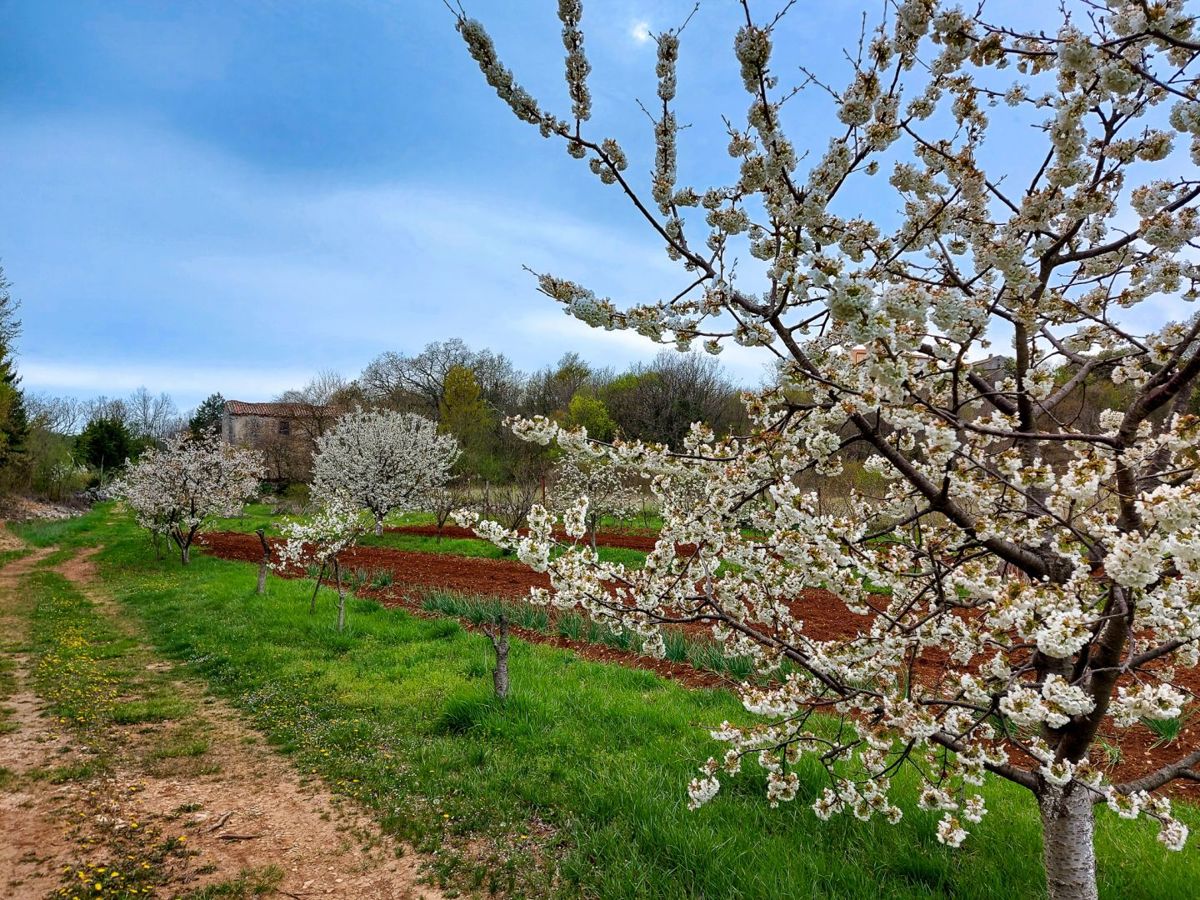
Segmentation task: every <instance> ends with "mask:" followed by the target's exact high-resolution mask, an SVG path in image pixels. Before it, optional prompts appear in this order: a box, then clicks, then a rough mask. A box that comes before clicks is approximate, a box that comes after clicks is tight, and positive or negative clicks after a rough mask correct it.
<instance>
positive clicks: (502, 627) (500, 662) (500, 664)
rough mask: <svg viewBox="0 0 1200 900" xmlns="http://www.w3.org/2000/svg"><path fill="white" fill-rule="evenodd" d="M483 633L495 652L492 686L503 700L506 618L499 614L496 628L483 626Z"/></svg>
mask: <svg viewBox="0 0 1200 900" xmlns="http://www.w3.org/2000/svg"><path fill="white" fill-rule="evenodd" d="M483 633H484V634H486V635H487V636H488V638H489V639H490V640H491V642H492V649H493V650H495V651H496V668H495V669H494V670H493V671H492V685H493V687H495V689H496V696H497V697H499V698H500V699H501V700H503V699H504V698H505V697H507V696H508V617H507V616H505V615H504V613H503V612H501V613H500V617H499V618H498V619H497V620H496V627H495V628H494V629H492V628H489V627H488V626H486V625H485V626H483Z"/></svg>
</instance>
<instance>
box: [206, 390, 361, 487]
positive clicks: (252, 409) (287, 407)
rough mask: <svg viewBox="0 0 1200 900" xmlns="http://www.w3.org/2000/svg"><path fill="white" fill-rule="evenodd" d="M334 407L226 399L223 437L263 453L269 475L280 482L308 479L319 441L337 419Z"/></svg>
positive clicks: (222, 423) (222, 421)
mask: <svg viewBox="0 0 1200 900" xmlns="http://www.w3.org/2000/svg"><path fill="white" fill-rule="evenodd" d="M338 414H339V410H338V409H337V408H336V407H333V406H316V405H313V404H310V403H247V402H245V401H242V400H227V401H225V412H224V414H223V415H222V417H221V437H222V438H223V439H224V440H225V442H226V443H228V444H233V445H236V446H239V447H251V448H253V449H255V450H258V451H259V452H261V453H262V454H263V457H264V459H265V460H266V463H267V478H268V480H270V481H275V482H279V483H285V484H286V483H292V482H298V481H308V480H309V478H310V477H311V476H312V457H313V451H314V450H315V449H316V441H317V438H319V437H320V436H321V435H323V434H324V433H325V432H326V431H327V430H328V429H329V428H330V427H332V425H333V423H334V422H336V421H337V417H338Z"/></svg>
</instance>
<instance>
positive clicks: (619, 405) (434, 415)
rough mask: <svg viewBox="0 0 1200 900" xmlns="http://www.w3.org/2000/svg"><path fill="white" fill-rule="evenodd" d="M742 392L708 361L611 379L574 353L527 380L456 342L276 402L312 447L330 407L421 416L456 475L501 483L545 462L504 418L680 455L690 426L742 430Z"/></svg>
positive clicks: (686, 359) (680, 359)
mask: <svg viewBox="0 0 1200 900" xmlns="http://www.w3.org/2000/svg"><path fill="white" fill-rule="evenodd" d="M739 393H740V391H739V388H738V386H737V385H736V384H735V383H734V382H733V380H732V379H731V378H730V377H729V376H728V375H727V374H726V373H725V371H724V370H723V368H722V367H721V365H720V363H719V362H718V361H717V360H715V359H714V358H712V357H708V356H700V355H691V354H680V353H675V352H673V351H663V352H662V353H660V354H659V355H658V356H657V357H655V358H654V359H653V360H652V361H651V362H649V363H642V364H637V365H634V366H632V367H630V368H628V369H626V370H624V371H620V372H617V371H614V370H613V369H610V368H605V367H600V366H595V365H593V364H591V363H589V362H587V361H585V360H584V359H583V358H582V357H581V356H580V355H579V354H578V353H574V352H571V353H566V354H564V355H563V357H562V358H561V359H560V360H559V361H558V362H557V363H556V364H555V365H552V366H547V367H546V368H544V369H540V370H538V371H536V372H533V373H525V372H521V371H520V370H518V369H517V368H516V367H515V366H514V365H513V363H512V361H511V360H509V359H508V358H507V357H506V356H504V354H502V353H495V352H493V351H491V350H488V349H482V350H475V349H472V348H471V347H469V346H468V345H467V344H465V343H464V342H463V341H461V340H459V339H457V338H453V339H451V340H447V341H434V342H432V343H430V344H427V345H426V346H425V348H424V349H423V350H421V351H420V352H419V353H415V354H412V355H408V354H403V353H392V352H388V353H383V354H381V355H380V356H378V357H376V358H375V359H374V360H372V361H371V362H370V363H369V364H368V365H367V366H366V368H364V369H363V371H362V373H361V374H360V375H359V377H358V378H356V379H353V380H350V379H345V378H341V377H339V376H338V375H337V374H336V373H332V372H328V371H326V372H321V373H319V374H318V375H317V376H316V377H314V378H313V379H312V380H311V381H310V382H309V383H308V384H307V385H305V386H304V387H302V388H300V389H297V390H293V391H287V392H285V393H284V394H281V395H280V396H279V397H278V398H277V399H278V400H281V401H289V402H295V403H303V404H307V405H308V406H309V407H310V408H311V410H312V412H311V413H310V419H309V421H305V422H301V423H300V427H301V428H304V429H306V430H307V431H311V432H312V436H313V439H314V440H315V439H316V437H318V436H320V435H321V434H323V433H324V432H325V430H326V429H327V428H328V426H329V425H330V424H332V418H333V417H332V416H331V415H330V412H329V408H331V407H332V408H333V409H334V410H335V411H336V410H345V409H352V408H354V407H358V406H361V407H363V408H373V409H388V410H394V411H396V412H406V413H408V412H411V413H418V414H420V415H423V416H425V417H427V418H430V419H433V420H434V421H436V422H437V423H438V424H439V427H440V429H441V430H442V431H443V432H444V433H447V434H451V435H453V436H454V437H455V438H456V439H457V440H458V442H459V445H460V446H461V448H462V454H461V456H460V458H459V462H458V469H459V472H460V474H461V475H463V476H465V477H468V478H472V479H478V480H481V481H485V482H489V483H493V484H496V483H500V484H503V483H510V482H513V481H522V480H526V479H528V478H530V477H536V476H539V475H540V474H543V473H544V471H545V469H546V467H547V466H548V464H549V462H550V460H549V459H548V458H547V456H546V452H545V451H544V450H542V449H541V448H537V447H532V446H531V445H529V444H528V443H526V442H524V441H519V440H517V439H516V438H515V437H513V436H512V434H511V433H510V432H509V431H508V429H507V428H505V427H504V420H505V419H506V418H507V417H509V416H514V415H521V416H532V415H542V416H547V417H549V418H552V419H555V420H556V421H559V422H562V423H563V424H566V425H570V426H572V427H579V426H584V427H586V428H587V430H588V433H589V434H591V435H593V436H594V437H596V438H598V439H600V440H605V441H608V440H612V439H614V438H617V437H622V438H626V439H638V440H644V441H653V442H656V443H664V444H669V445H672V446H678V445H679V443H680V442H681V441H682V439H683V437H684V435H685V434H686V433H687V430H688V429H689V428H690V427H691V424H692V423H693V422H696V421H703V422H705V423H707V424H708V425H709V426H711V427H712V428H713V429H714V430H715V431H717V432H718V433H719V434H727V433H730V432H736V431H737V430H738V429H740V428H744V427H745V425H746V420H745V414H744V411H743V409H742V404H741V402H740V399H739ZM317 417H320V418H321V419H322V420H321V421H317Z"/></svg>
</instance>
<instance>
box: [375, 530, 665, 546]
mask: <svg viewBox="0 0 1200 900" xmlns="http://www.w3.org/2000/svg"><path fill="white" fill-rule="evenodd" d="M386 530H387V531H393V532H396V533H397V534H416V535H421V536H422V537H444V538H478V537H479V535H477V534H476V533H475V532H474V531H473V530H472V529H470V528H463V527H461V526H459V525H447V526H446V527H444V528H443V529H441V531H438V527H437V526H436V525H401V526H398V527H396V526H388V528H387V529H386ZM521 533H522V534H524V533H525V532H524V529H522V532H521ZM556 536H557V537H558V539H559V540H562V541H566V540H568V538H567V534H566V532H565V531H559V532H556ZM657 542H658V537H657V536H656V535H654V534H649V533H644V532H626V531H600V532H597V534H596V545H597V546H599V547H617V548H620V549H623V550H640V551H641V552H643V553H649V552H650V551H651V550H653V549H654V545H655V544H656V543H657ZM680 546H681V549H684V550H685V552H686V548H684V547H683V545H680Z"/></svg>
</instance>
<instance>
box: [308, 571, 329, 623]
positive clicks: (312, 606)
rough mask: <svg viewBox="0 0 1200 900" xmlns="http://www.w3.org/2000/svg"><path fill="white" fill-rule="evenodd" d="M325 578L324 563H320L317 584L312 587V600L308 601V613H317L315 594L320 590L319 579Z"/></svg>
mask: <svg viewBox="0 0 1200 900" xmlns="http://www.w3.org/2000/svg"><path fill="white" fill-rule="evenodd" d="M324 577H325V563H321V571H320V572H318V573H317V583H316V585H314V586H313V595H312V599H311V600H309V601H308V611H309V613H310V614H311V613H315V612H316V611H317V592H318V591H320V590H321V579H322V578H324Z"/></svg>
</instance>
